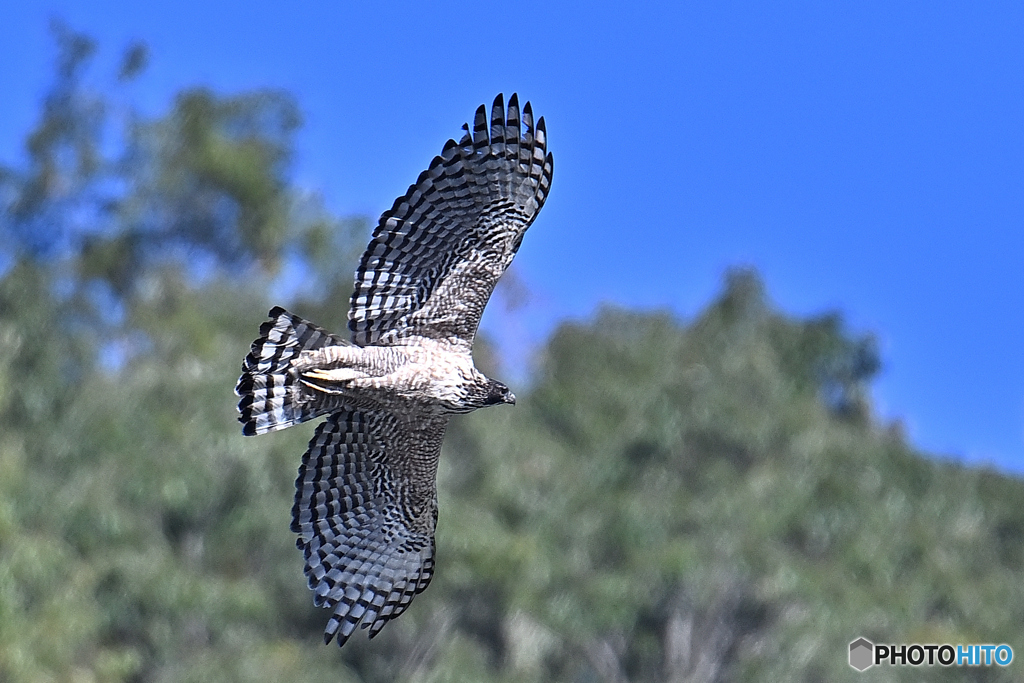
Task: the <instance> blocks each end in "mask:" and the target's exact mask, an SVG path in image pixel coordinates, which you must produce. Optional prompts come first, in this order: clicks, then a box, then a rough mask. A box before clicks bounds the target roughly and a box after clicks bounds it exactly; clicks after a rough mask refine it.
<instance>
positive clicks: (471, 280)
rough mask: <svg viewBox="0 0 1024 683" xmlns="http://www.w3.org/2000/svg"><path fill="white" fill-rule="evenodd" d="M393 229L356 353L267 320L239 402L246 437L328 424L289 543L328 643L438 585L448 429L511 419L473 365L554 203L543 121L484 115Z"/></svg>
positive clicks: (354, 317)
mask: <svg viewBox="0 0 1024 683" xmlns="http://www.w3.org/2000/svg"><path fill="white" fill-rule="evenodd" d="M463 129H464V130H465V135H464V136H463V137H462V139H461V140H460V141H458V142H456V141H455V140H449V141H448V142H447V143H446V144H445V145H444V148H443V149H442V151H441V154H440V156H437V157H435V158H434V160H433V161H432V162H431V163H430V166H429V167H428V168H427V170H426V171H424V172H423V173H421V174H420V176H419V178H418V179H417V180H416V182H415V183H414V184H413V185H411V186H410V187H409V190H408V192H406V193H405V195H404V196H402V197H399V198H398V199H397V200H396V201H395V204H394V206H392V207H391V210H389V211H386V212H385V213H384V215H382V216H381V218H380V222H379V224H378V225H377V227H376V229H375V230H374V231H373V237H372V239H371V240H370V244H369V246H368V247H367V249H366V252H365V253H364V254H363V257H362V260H361V261H360V263H359V267H358V269H357V270H356V274H355V291H354V292H353V293H352V300H351V307H350V309H349V313H348V321H349V322H348V328H349V332H350V338H348V339H346V338H343V337H341V336H338V335H335V334H332V333H330V332H328V331H326V330H324V329H322V328H320V327H318V326H316V325H314V324H313V323H311V322H308V321H306V320H303V319H302V318H300V317H298V316H296V315H292V314H291V313H289V312H287V311H285V310H284V309H283V308H280V307H275V308H274V309H272V310H271V311H270V320H269V321H267V322H265V323H264V324H263V326H262V327H261V328H260V337H259V338H258V339H257V340H256V341H255V342H253V344H252V349H251V351H250V353H249V355H248V356H246V358H245V361H244V362H243V365H242V376H241V377H240V378H239V380H238V385H237V387H236V388H235V391H236V392H237V393H238V395H239V396H241V400H240V401H239V403H238V410H239V413H240V415H239V421H240V422H242V425H243V426H242V433H243V434H246V435H254V434H264V433H266V432H271V431H274V430H277V429H282V428H284V427H288V426H290V425H294V424H298V423H300V422H305V421H306V420H311V419H313V418H316V417H319V416H321V415H326V416H327V419H326V420H324V421H323V422H322V423H321V424H320V425H319V426H318V427H317V429H316V432H315V434H314V435H313V438H312V440H311V441H310V442H309V448H308V450H307V451H306V453H305V455H304V456H303V457H302V464H301V465H300V466H299V475H298V478H297V479H296V481H295V487H296V492H295V505H294V507H293V508H292V527H291V528H292V531H294V532H295V533H296V534H298V539H297V541H296V544H297V545H298V547H299V549H300V550H302V552H303V555H304V556H305V572H306V576H307V577H308V579H309V587H310V589H311V590H312V591H313V592H314V594H315V595H314V598H313V601H314V603H315V604H316V605H317V606H320V607H326V608H329V609H331V610H333V615H332V616H331V618H330V620H329V621H328V623H327V627H326V629H325V632H324V642H325V643H330V642H331V639H332V638H337V641H338V644H339V645H343V644H344V643H345V642H346V641H347V640H348V638H349V636H351V635H352V633H353V631H354V630H355V628H356V627H357V626H359V627H362V628H368V629H369V635H370V637H371V638H372V637H373V636H374V635H376V634H377V633H378V632H380V630H381V628H383V626H384V624H386V623H387V622H388V621H389V620H390V619H394V618H395V617H397V616H398V615H400V614H401V613H402V612H404V611H405V609H406V608H407V607H408V606H409V603H410V602H411V601H412V599H413V597H414V596H415V595H416V594H418V593H420V592H421V591H423V589H425V588H426V587H427V584H429V583H430V579H431V577H432V576H433V573H434V527H435V525H436V523H437V487H436V484H437V482H436V478H437V463H438V457H439V455H440V452H441V441H442V439H443V438H444V432H445V428H446V426H447V424H448V418H449V415H451V414H452V413H468V412H470V411H473V410H476V409H477V408H482V407H484V406H491V405H499V404H504V403H508V404H514V403H515V402H516V399H515V396H514V395H513V394H512V392H511V391H509V389H508V387H507V386H505V385H504V384H502V383H501V382H498V381H495V380H493V379H489V378H488V377H485V376H484V375H483V374H482V373H481V372H480V371H479V370H477V369H476V367H474V365H473V357H472V351H473V339H474V337H475V336H476V331H477V326H478V324H479V323H480V316H481V315H482V314H483V310H484V306H485V305H486V304H487V300H488V298H490V296H491V292H492V291H493V290H494V286H495V284H496V283H497V282H498V278H500V277H501V275H502V273H504V272H505V269H506V268H508V266H509V263H511V262H512V257H513V256H515V253H516V251H517V250H518V249H519V245H520V243H521V242H522V239H523V235H524V234H525V232H526V229H527V228H528V227H529V226H530V224H531V223H533V221H534V219H535V218H536V217H537V213H538V212H539V211H540V209H541V207H542V206H543V205H544V200H545V198H546V197H547V194H548V190H549V189H550V187H551V174H552V168H553V165H552V157H551V155H550V154H549V153H548V151H547V135H546V132H545V128H544V119H543V118H541V119H539V120H538V121H537V122H536V124H535V123H534V119H533V111H532V109H531V107H530V103H529V102H527V103H526V104H525V105H524V106H523V107H522V108H520V106H519V99H518V97H517V96H516V95H512V97H511V98H509V102H508V109H507V110H506V108H505V105H504V101H503V98H502V96H501V95H498V97H497V98H495V100H494V104H493V106H492V107H491V114H490V118H489V119H488V116H487V110H486V108H485V107H484V106H483V105H481V106H480V108H479V109H477V111H476V116H475V117H474V120H473V126H472V128H470V126H469V124H466V125H464V126H463Z"/></svg>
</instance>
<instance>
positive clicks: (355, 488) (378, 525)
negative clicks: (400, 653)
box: [292, 409, 448, 645]
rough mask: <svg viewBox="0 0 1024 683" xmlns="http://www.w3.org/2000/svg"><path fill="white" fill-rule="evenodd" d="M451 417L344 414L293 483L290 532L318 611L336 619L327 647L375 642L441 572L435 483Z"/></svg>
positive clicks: (320, 437) (320, 438)
mask: <svg viewBox="0 0 1024 683" xmlns="http://www.w3.org/2000/svg"><path fill="white" fill-rule="evenodd" d="M447 423H448V418H447V416H417V417H416V419H415V422H412V421H405V420H403V419H400V418H399V417H397V416H395V415H393V414H390V413H387V412H383V411H379V410H366V409H356V410H347V409H346V410H342V411H340V412H337V413H333V414H332V415H331V416H330V417H328V418H327V420H325V421H324V422H323V423H322V424H321V425H320V426H319V427H318V428H317V430H316V433H315V434H314V435H313V439H312V440H311V441H310V442H309V449H308V450H307V451H306V454H305V455H304V456H303V458H302V465H301V466H300V467H299V476H298V479H296V481H295V487H296V492H295V506H294V507H293V509H292V531H294V532H296V533H297V534H298V535H299V538H298V540H297V543H296V544H297V545H298V547H299V549H300V550H302V551H303V553H304V555H305V558H306V568H305V569H306V576H307V577H308V579H309V587H310V588H311V589H312V590H313V591H314V592H315V594H316V595H315V597H314V598H313V601H314V603H315V604H316V605H317V606H318V607H329V608H332V609H333V610H334V614H333V616H332V617H331V619H330V621H329V622H328V623H327V628H326V630H325V631H324V642H326V643H329V642H331V639H332V638H334V637H337V639H338V645H343V644H344V643H345V641H346V640H348V638H349V636H350V635H352V632H353V631H354V630H355V628H356V626H361V627H362V628H369V629H370V637H371V638H372V637H373V636H374V635H376V634H377V632H379V631H380V629H381V628H383V626H384V624H385V623H387V621H388V620H389V619H394V618H395V617H397V616H398V615H399V614H401V613H402V612H404V611H405V609H406V607H408V606H409V603H410V602H411V601H412V599H413V597H414V596H415V595H416V594H417V593H419V592H421V591H422V590H423V589H425V588H426V587H427V584H428V583H430V578H431V576H433V573H434V527H435V525H436V523H437V494H436V490H435V478H436V474H437V460H438V455H439V453H440V451H441V440H442V438H443V437H444V430H445V427H446V426H447Z"/></svg>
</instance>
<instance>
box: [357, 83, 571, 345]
mask: <svg viewBox="0 0 1024 683" xmlns="http://www.w3.org/2000/svg"><path fill="white" fill-rule="evenodd" d="M464 128H465V129H466V135H465V136H464V137H463V138H462V140H461V141H460V142H458V143H456V142H455V141H454V140H449V141H448V142H447V143H446V144H445V146H444V149H443V150H442V152H441V156H438V157H434V160H433V161H432V162H431V163H430V168H428V169H427V170H426V171H424V172H423V173H421V174H420V177H419V179H418V180H417V181H416V183H415V184H414V185H412V186H410V187H409V191H408V192H406V194H405V196H404V197H399V198H398V199H397V200H395V204H394V206H393V207H391V210H390V211H386V212H385V213H384V215H382V216H381V218H380V223H379V224H378V225H377V228H376V229H375V230H374V231H373V239H371V240H370V245H369V246H368V247H367V249H366V252H365V253H364V254H363V258H362V261H361V262H360V264H359V268H358V269H357V270H356V286H355V291H354V292H353V293H352V306H351V308H350V310H349V329H350V330H351V331H352V340H353V341H354V342H356V343H357V344H361V345H367V344H388V343H391V342H393V341H394V340H396V339H400V338H402V337H407V336H411V335H417V336H426V337H433V338H437V339H447V340H450V341H452V342H453V343H457V344H464V345H468V346H472V344H473V337H474V336H475V335H476V328H477V325H479V323H480V316H481V315H482V314H483V310H484V306H485V305H486V304H487V300H488V298H490V296H491V291H492V290H493V289H494V285H495V284H496V283H497V281H498V278H499V277H501V275H502V273H504V272H505V269H506V268H507V267H508V265H509V263H511V261H512V257H513V256H514V255H515V253H516V250H518V249H519V244H520V242H521V240H522V238H523V233H525V232H526V229H527V228H528V227H529V226H530V223H532V222H533V220H534V218H536V216H537V212H539V211H540V209H541V207H542V206H543V205H544V200H545V198H546V197H547V194H548V189H549V188H550V186H551V173H552V168H553V166H552V164H553V161H552V157H551V155H550V154H548V153H547V134H546V132H545V129H544V119H543V118H541V119H540V120H539V121H538V122H537V125H536V127H535V126H534V123H533V111H532V109H531V107H530V103H529V102H527V103H526V105H525V106H524V107H523V109H522V112H521V115H520V110H519V98H518V97H517V96H516V95H514V94H513V95H512V97H511V98H510V99H509V103H508V114H507V116H506V112H505V107H504V104H503V100H502V96H501V95H498V97H497V98H495V100H494V105H493V107H492V108H491V119H490V127H489V128H488V123H487V111H486V109H485V107H484V106H483V105H481V106H480V108H479V109H477V112H476V117H475V119H474V122H473V130H472V131H470V129H469V125H468V124H467V125H466V126H464Z"/></svg>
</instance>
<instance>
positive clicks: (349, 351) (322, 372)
mask: <svg viewBox="0 0 1024 683" xmlns="http://www.w3.org/2000/svg"><path fill="white" fill-rule="evenodd" d="M362 351H363V349H361V348H359V347H358V346H325V347H323V348H320V349H314V350H312V351H303V352H302V353H301V354H300V355H299V357H298V358H296V359H295V360H294V361H293V362H292V370H293V371H294V372H296V373H298V374H299V381H301V382H302V383H303V384H305V385H306V386H307V387H309V388H310V389H315V390H317V391H323V392H327V393H329V394H340V393H342V392H343V390H344V388H345V385H346V384H347V383H349V382H351V381H352V380H354V379H359V378H364V377H366V376H367V373H366V372H365V370H364V369H362V368H360V367H359V366H360V365H362V363H361V362H360V360H361V358H360V357H359V356H360V354H361V352H362Z"/></svg>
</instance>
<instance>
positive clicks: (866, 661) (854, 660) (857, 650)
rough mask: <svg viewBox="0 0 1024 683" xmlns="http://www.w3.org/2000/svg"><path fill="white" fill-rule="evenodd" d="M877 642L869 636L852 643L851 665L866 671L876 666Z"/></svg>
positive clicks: (858, 669)
mask: <svg viewBox="0 0 1024 683" xmlns="http://www.w3.org/2000/svg"><path fill="white" fill-rule="evenodd" d="M874 654H875V644H874V643H872V642H871V641H870V640H868V639H867V638H858V639H857V640H855V641H853V642H852V643H850V666H852V667H853V668H854V669H856V670H857V671H864V670H865V669H868V668H870V667H872V666H874V664H875V663H874V661H873V660H874Z"/></svg>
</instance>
